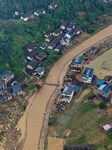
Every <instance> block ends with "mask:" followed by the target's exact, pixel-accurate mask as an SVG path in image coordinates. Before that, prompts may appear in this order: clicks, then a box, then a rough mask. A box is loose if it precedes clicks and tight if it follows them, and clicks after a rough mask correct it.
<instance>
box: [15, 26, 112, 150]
mask: <svg viewBox="0 0 112 150" xmlns="http://www.w3.org/2000/svg"><path fill="white" fill-rule="evenodd" d="M111 31H112V25H110V26H109V27H107V28H105V29H103V30H101V31H100V32H98V33H96V34H95V35H93V36H92V37H90V38H89V39H87V40H86V41H84V42H83V43H81V44H80V45H78V46H77V47H75V48H73V49H72V50H71V51H70V52H68V53H66V54H65V55H64V56H62V57H61V58H60V59H59V60H58V61H57V62H56V63H55V64H54V65H53V67H52V69H51V71H50V72H49V75H48V77H47V79H46V82H47V83H52V84H58V82H60V84H61V83H62V82H63V77H64V75H65V73H66V71H67V69H68V65H69V61H70V60H71V59H72V58H73V57H74V56H76V55H78V54H79V53H81V52H82V51H83V50H84V49H87V48H89V47H90V46H92V45H94V44H96V43H98V42H99V41H101V40H103V39H105V38H107V37H108V36H111V35H112V32H111ZM55 89H56V87H55V86H49V85H47V86H46V85H45V86H43V88H42V89H41V90H40V92H39V93H38V94H37V95H36V96H35V97H34V99H33V101H32V98H31V99H30V100H29V102H30V103H29V106H28V107H27V110H26V112H25V113H24V115H23V117H22V118H21V119H20V121H19V123H18V125H17V127H18V128H20V129H21V132H22V139H23V141H24V144H23V147H22V149H23V150H35V149H39V148H40V149H42V146H43V143H42V141H41V143H39V141H40V131H41V129H42V124H43V118H44V115H45V110H46V106H47V104H48V101H49V99H50V97H51V95H52V93H53V92H54V91H55ZM25 114H26V115H25ZM24 127H25V128H24ZM38 144H40V145H38Z"/></svg>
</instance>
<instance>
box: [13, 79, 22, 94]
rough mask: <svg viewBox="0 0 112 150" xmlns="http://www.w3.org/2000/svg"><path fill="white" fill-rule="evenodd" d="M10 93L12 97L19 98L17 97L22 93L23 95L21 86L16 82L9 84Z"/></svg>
mask: <svg viewBox="0 0 112 150" xmlns="http://www.w3.org/2000/svg"><path fill="white" fill-rule="evenodd" d="M11 91H12V95H13V96H19V95H22V93H23V91H22V89H21V86H20V84H19V83H18V82H17V81H14V82H13V83H12V84H11Z"/></svg>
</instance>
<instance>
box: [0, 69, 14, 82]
mask: <svg viewBox="0 0 112 150" xmlns="http://www.w3.org/2000/svg"><path fill="white" fill-rule="evenodd" d="M0 78H1V80H2V81H4V82H5V84H8V83H9V82H11V81H12V80H13V79H14V74H13V73H12V72H11V71H10V70H6V71H4V72H2V73H1V74H0Z"/></svg>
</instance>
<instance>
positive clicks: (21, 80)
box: [15, 73, 27, 85]
mask: <svg viewBox="0 0 112 150" xmlns="http://www.w3.org/2000/svg"><path fill="white" fill-rule="evenodd" d="M15 81H16V82H17V83H19V84H20V85H24V84H25V83H26V81H27V77H26V75H25V74H24V73H23V74H21V75H20V76H19V77H18V78H16V79H15Z"/></svg>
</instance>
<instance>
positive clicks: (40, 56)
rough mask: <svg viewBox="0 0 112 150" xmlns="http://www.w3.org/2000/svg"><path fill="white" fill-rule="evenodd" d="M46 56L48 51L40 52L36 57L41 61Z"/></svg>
mask: <svg viewBox="0 0 112 150" xmlns="http://www.w3.org/2000/svg"><path fill="white" fill-rule="evenodd" d="M46 58H47V53H46V52H41V53H40V54H38V55H37V56H36V59H38V60H39V61H43V60H44V59H46Z"/></svg>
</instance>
